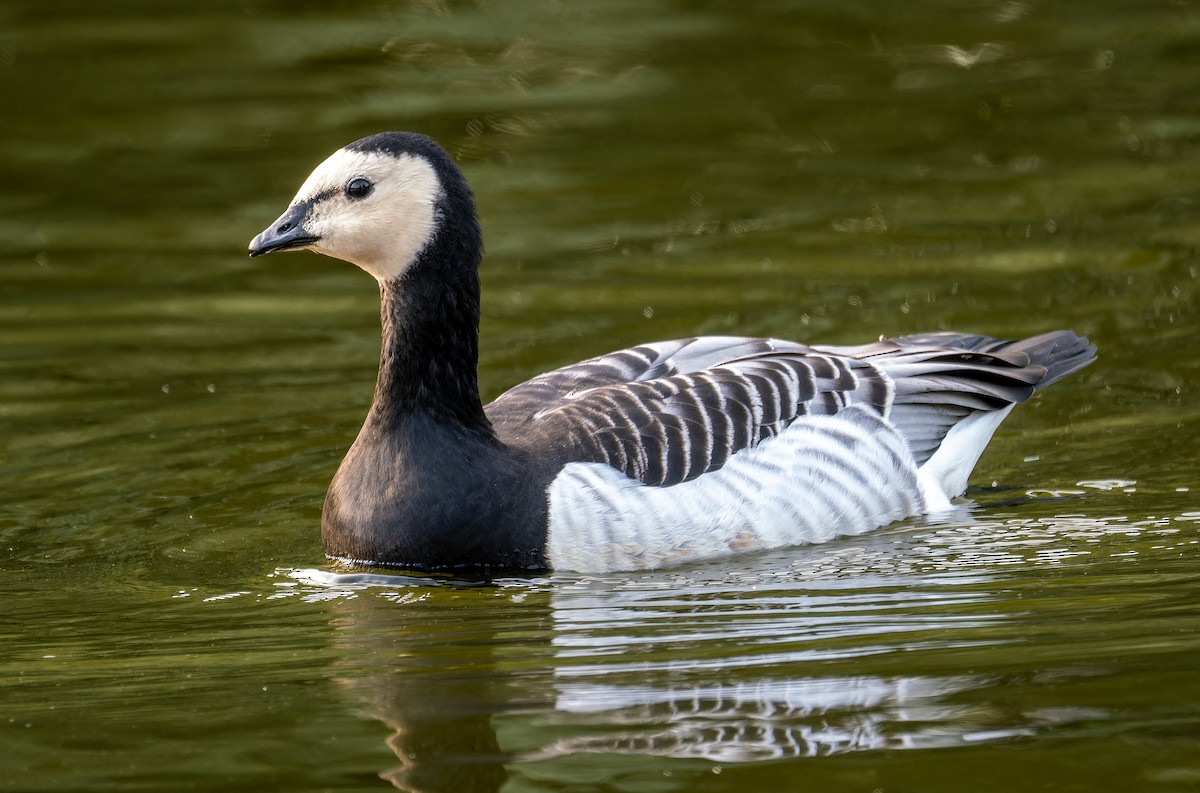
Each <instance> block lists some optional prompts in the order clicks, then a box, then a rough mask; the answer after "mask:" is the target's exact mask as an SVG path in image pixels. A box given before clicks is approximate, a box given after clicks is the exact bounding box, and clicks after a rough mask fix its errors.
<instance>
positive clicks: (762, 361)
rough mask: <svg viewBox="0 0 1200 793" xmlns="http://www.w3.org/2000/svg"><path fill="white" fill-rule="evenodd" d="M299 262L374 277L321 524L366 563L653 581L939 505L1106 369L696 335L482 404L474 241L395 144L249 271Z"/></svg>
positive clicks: (443, 169) (355, 163)
mask: <svg viewBox="0 0 1200 793" xmlns="http://www.w3.org/2000/svg"><path fill="white" fill-rule="evenodd" d="M302 249H308V250H312V251H316V252H318V253H322V254H325V255H327V256H331V257H334V258H337V259H342V260H345V261H347V262H350V263H352V264H355V265H357V266H358V267H360V268H362V269H363V270H365V271H366V272H368V273H369V274H371V275H372V276H374V277H375V279H376V280H377V281H378V282H379V295H380V316H381V324H382V335H383V342H382V348H381V352H380V360H379V373H378V378H377V381H376V385H375V394H374V399H373V401H372V403H371V407H370V410H369V412H368V413H367V417H366V420H365V422H364V423H363V426H362V429H361V430H360V432H359V434H358V437H357V439H356V440H355V441H354V443H353V445H352V446H351V447H350V449H349V451H348V452H347V453H346V456H345V458H344V459H343V461H342V463H341V465H340V466H339V467H338V469H337V473H336V474H335V475H334V477H333V480H332V482H331V483H330V485H329V489H328V492H327V494H326V497H325V502H324V507H323V510H322V516H321V535H322V541H323V545H324V550H325V554H326V555H327V557H329V558H330V559H333V560H342V561H345V562H348V563H352V564H358V565H379V566H385V567H397V568H405V569H413V570H421V571H447V572H451V573H453V572H454V571H464V570H471V571H493V572H495V571H515V572H517V573H524V572H529V571H544V570H556V571H577V572H580V573H585V574H587V573H606V572H616V571H632V570H643V569H651V568H657V567H662V566H666V565H676V564H681V563H686V562H692V561H697V560H704V559H713V558H716V557H721V556H725V555H729V554H734V553H738V552H745V551H751V550H756V549H770V548H781V547H785V546H798V545H803V544H806V543H819V542H823V541H827V540H829V539H832V538H834V537H837V536H839V535H854V534H859V533H862V532H866V531H868V530H871V529H874V528H876V527H879V526H883V525H885V524H887V523H890V522H892V521H895V520H900V519H903V518H907V517H911V516H916V515H922V514H927V513H933V512H938V511H942V510H947V509H949V508H950V499H952V498H955V497H957V496H960V495H962V494H963V492H964V491H965V489H966V486H967V478H968V476H969V475H970V473H971V470H972V469H973V467H974V466H975V463H976V461H977V460H978V459H979V456H980V454H981V453H982V452H983V449H984V447H985V446H986V445H987V444H988V442H989V440H990V439H991V437H992V434H993V433H994V432H995V430H996V428H997V427H998V426H999V424H1000V422H1001V421H1002V420H1003V419H1004V417H1005V416H1007V415H1008V413H1009V412H1010V411H1011V410H1012V408H1013V406H1014V405H1015V404H1016V403H1018V402H1023V401H1025V400H1027V399H1028V398H1029V397H1030V396H1031V395H1032V394H1033V393H1034V392H1035V391H1037V390H1038V389H1040V388H1043V387H1045V386H1047V385H1050V384H1051V383H1054V382H1056V381H1058V380H1060V379H1062V378H1063V377H1066V376H1067V375H1069V374H1071V373H1072V372H1075V371H1077V370H1079V369H1081V368H1082V367H1084V366H1086V365H1088V364H1089V363H1091V362H1092V361H1093V360H1094V358H1095V355H1096V349H1095V347H1093V346H1092V345H1090V344H1089V343H1088V340H1087V339H1086V338H1082V337H1080V336H1077V335H1076V334H1075V333H1073V332H1071V331H1066V330H1059V331H1053V332H1049V333H1044V334H1041V335H1038V336H1034V337H1032V338H1027V339H1022V340H1017V341H1005V340H997V339H993V338H989V337H987V336H978V335H972V334H965V333H952V332H934V333H922V334H917V335H909V336H903V337H899V338H890V339H889V338H883V337H880V339H879V340H878V341H874V342H871V343H868V344H864V345H861V346H829V345H816V346H807V345H804V344H799V343H797V342H793V341H786V340H783V339H775V338H741V337H731V336H703V337H698V338H687V339H677V340H673V341H662V342H654V343H647V344H640V345H638V346H636V347H631V348H629V349H624V350H618V351H615V352H611V353H608V354H605V355H600V356H598V357H595V358H590V359H588V360H584V361H581V362H579V363H575V364H571V365H569V366H564V367H562V368H559V369H555V370H553V371H550V372H547V373H545V374H540V375H537V376H536V377H534V378H532V379H531V380H528V381H526V382H524V383H521V384H519V385H517V386H514V387H513V388H511V389H509V390H508V391H506V392H504V393H503V394H501V395H500V396H499V397H497V398H496V399H495V400H494V401H493V402H491V403H490V404H488V405H486V406H485V405H483V404H482V401H481V400H480V396H479V386H478V379H477V371H476V367H477V364H478V357H479V353H478V343H479V312H480V285H479V265H480V262H481V259H482V255H483V240H482V234H481V232H480V227H479V221H478V216H477V214H476V208H475V201H474V197H473V195H472V192H471V190H470V188H469V187H468V185H467V181H466V179H465V177H464V176H463V173H462V171H461V170H460V169H459V168H458V166H457V165H456V164H455V163H454V161H453V159H452V158H451V157H450V155H449V154H447V152H446V151H445V150H443V149H442V148H441V147H440V146H438V144H436V143H435V142H434V141H433V140H431V139H430V138H428V137H425V136H423V135H420V134H417V133H411V132H384V133H380V134H376V135H371V136H369V137H366V138H363V139H361V140H358V141H355V142H353V143H351V144H349V145H347V146H345V147H343V148H341V149H339V150H337V151H336V152H334V153H333V154H332V155H331V156H329V158H328V159H326V160H325V161H324V162H322V163H321V164H320V165H318V166H317V168H316V169H315V170H314V171H313V172H312V174H311V175H310V176H309V177H308V178H307V180H305V181H304V183H303V184H302V185H301V187H300V189H299V191H298V192H297V193H296V197H295V198H293V199H292V202H291V204H290V205H289V206H288V208H287V210H286V211H285V212H284V213H283V214H282V215H281V216H280V217H279V219H278V220H276V221H275V222H274V223H272V224H271V225H270V226H268V227H267V228H266V230H264V231H263V232H262V233H260V234H258V235H257V236H256V237H254V239H253V240H252V241H251V242H250V247H249V253H250V255H251V256H262V255H264V254H268V253H274V252H279V251H294V250H302Z"/></svg>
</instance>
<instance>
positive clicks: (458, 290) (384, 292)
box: [370, 245, 493, 437]
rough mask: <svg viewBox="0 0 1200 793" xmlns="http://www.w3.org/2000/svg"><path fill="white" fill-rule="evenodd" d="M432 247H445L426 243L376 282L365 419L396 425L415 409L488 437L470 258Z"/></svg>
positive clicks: (475, 280) (475, 278) (474, 271)
mask: <svg viewBox="0 0 1200 793" xmlns="http://www.w3.org/2000/svg"><path fill="white" fill-rule="evenodd" d="M432 247H433V248H434V249H437V248H441V247H442V246H438V245H434V246H432ZM438 253H443V254H444V253H449V251H438V250H429V249H427V250H426V251H425V253H424V254H422V255H421V256H420V257H419V258H418V259H417V261H415V262H414V263H413V264H412V265H411V266H410V267H409V269H408V270H407V271H406V272H405V273H404V274H403V275H401V276H400V277H399V278H396V279H392V280H388V281H381V282H380V285H379V297H380V318H381V320H382V325H383V346H382V349H381V352H380V358H379V379H378V380H377V381H376V384H375V401H374V405H373V406H372V409H371V416H370V419H373V420H375V421H377V422H379V423H380V424H382V425H384V427H385V428H386V429H396V428H399V427H401V426H403V425H404V424H405V423H406V422H407V421H408V420H409V419H411V418H412V417H413V416H414V415H416V414H418V413H420V414H424V415H425V416H428V417H432V418H435V419H437V420H439V421H441V422H445V423H447V424H451V425H457V427H458V428H460V429H463V430H466V431H468V432H473V433H481V434H484V435H487V436H489V437H491V436H493V433H492V428H491V424H490V423H489V422H488V419H487V417H486V416H485V415H484V412H483V406H482V404H481V403H480V401H479V381H478V375H477V372H476V367H477V366H478V363H479V273H478V271H477V264H478V263H477V262H461V263H447V262H445V261H439V259H440V257H439V256H438V255H437V254H438ZM460 255H461V253H460ZM447 264H450V265H451V266H446V265H447Z"/></svg>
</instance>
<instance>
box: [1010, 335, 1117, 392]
mask: <svg viewBox="0 0 1200 793" xmlns="http://www.w3.org/2000/svg"><path fill="white" fill-rule="evenodd" d="M1000 349H1001V350H1003V351H1004V352H1021V353H1024V354H1025V355H1027V356H1029V362H1030V363H1032V364H1035V365H1037V366H1041V367H1043V368H1045V370H1046V376H1045V377H1043V378H1042V379H1041V380H1039V381H1038V383H1037V385H1036V386H1035V387H1036V388H1038V389H1042V388H1045V387H1046V386H1048V385H1051V384H1052V383H1057V382H1058V381H1059V380H1061V379H1063V378H1064V377H1066V376H1067V375H1069V374H1073V373H1074V372H1078V371H1079V370H1080V369H1082V368H1083V367H1085V366H1087V365H1088V364H1090V363H1092V362H1093V361H1095V360H1096V347H1095V345H1093V344H1092V343H1091V342H1089V341H1088V340H1087V338H1086V337H1084V336H1080V335H1078V334H1076V333H1074V332H1072V331H1069V330H1054V331H1050V332H1049V333H1043V334H1041V335H1040V336H1033V337H1030V338H1028V339H1022V340H1020V341H1015V342H1010V343H1008V344H1006V345H1004V346H1003V347H1001V348H1000Z"/></svg>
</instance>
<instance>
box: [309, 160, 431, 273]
mask: <svg viewBox="0 0 1200 793" xmlns="http://www.w3.org/2000/svg"><path fill="white" fill-rule="evenodd" d="M358 178H362V179H366V180H368V181H369V182H371V184H372V188H371V192H370V194H368V195H367V196H366V197H364V198H358V199H355V198H350V197H348V196H347V195H346V185H348V184H349V183H350V182H351V181H352V180H354V179H358ZM322 194H324V195H323V197H320V198H318V197H319V196H322ZM441 195H442V184H441V181H440V180H439V179H438V177H437V174H436V173H435V172H434V170H433V166H431V165H430V164H429V162H427V161H426V160H425V159H424V158H422V157H418V156H415V155H411V154H404V155H401V156H400V157H391V156H389V155H386V154H380V153H378V152H358V151H348V150H346V149H339V150H338V151H336V152H334V153H333V154H332V155H331V156H330V157H329V159H327V160H325V162H323V163H321V164H320V165H318V166H317V168H316V170H314V171H313V172H312V173H311V174H310V175H309V177H308V179H306V180H305V182H304V184H303V185H301V187H300V191H299V192H298V193H296V197H295V198H294V199H292V204H291V205H292V206H295V205H297V204H299V203H302V202H305V201H312V200H313V199H317V200H316V201H315V202H314V203H313V205H312V209H311V210H310V211H309V214H308V219H307V220H306V221H305V223H304V227H305V229H306V230H307V231H308V232H309V233H310V234H312V235H313V236H315V237H318V238H319V239H318V241H317V242H316V243H314V244H313V245H312V246H311V248H312V250H314V251H317V252H318V253H323V254H325V255H326V256H332V257H334V258H336V259H342V260H344V261H347V262H350V263H351V264H356V265H358V266H359V267H361V268H362V269H364V270H366V271H367V272H368V273H370V274H371V275H373V276H375V278H376V279H378V280H380V281H384V280H388V279H391V278H395V277H396V276H398V275H400V274H401V273H403V272H404V271H405V270H406V269H407V268H408V266H409V265H411V264H412V263H413V261H414V260H415V259H416V258H417V256H418V255H419V254H420V253H421V251H422V250H423V249H424V248H425V246H426V245H427V244H428V243H429V240H430V238H432V236H433V234H434V231H435V230H436V226H437V220H438V219H437V217H436V215H435V206H436V204H437V201H438V199H439V198H440V197H441Z"/></svg>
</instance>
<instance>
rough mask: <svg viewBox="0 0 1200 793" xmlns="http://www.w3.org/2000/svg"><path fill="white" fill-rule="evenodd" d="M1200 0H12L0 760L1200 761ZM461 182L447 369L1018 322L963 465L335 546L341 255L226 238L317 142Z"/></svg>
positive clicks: (380, 778)
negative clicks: (468, 275) (521, 570)
mask: <svg viewBox="0 0 1200 793" xmlns="http://www.w3.org/2000/svg"><path fill="white" fill-rule="evenodd" d="M1197 52H1200V15H1197V13H1196V11H1195V10H1194V9H1193V8H1192V7H1191V6H1190V5H1188V4H1184V3H1175V4H1166V3H1163V4H1157V3H1156V4H1147V3H1142V4H1122V3H1117V2H1103V3H1093V4H1089V5H1088V6H1087V8H1086V9H1084V8H1079V9H1074V8H1070V7H1066V6H1063V5H1061V4H1059V5H1042V4H1035V3H1021V2H961V3H960V2H939V3H934V2H928V3H916V4H914V3H908V4H905V5H904V6H903V7H902V8H901V7H896V6H894V5H893V4H890V3H886V2H882V1H880V2H874V1H872V2H864V3H858V4H855V5H852V6H845V5H844V4H840V3H808V4H795V5H788V4H777V3H761V4H751V5H748V6H747V5H745V4H736V5H726V4H721V3H715V2H714V3H692V4H686V5H678V4H669V3H661V2H658V3H656V2H648V3H647V2H639V3H588V2H580V3H562V4H559V3H552V2H507V3H477V4H446V3H438V2H420V3H413V4H411V5H406V6H400V5H396V4H392V3H382V2H342V3H338V4H333V5H330V4H308V5H301V4H296V3H294V2H293V3H267V2H250V3H245V2H238V3H210V4H200V5H197V4H177V5H175V6H173V7H164V6H163V5H162V4H161V3H153V4H151V3H139V2H130V1H129V0H122V1H121V2H111V3H105V4H104V5H103V7H102V8H101V7H93V6H92V5H87V4H75V5H74V6H63V5H62V4H56V5H55V8H54V9H53V11H51V10H50V9H48V8H44V7H43V6H42V5H38V4H34V3H32V2H25V1H24V0H16V1H15V2H13V1H10V2H9V3H7V4H5V5H4V6H3V7H2V8H0V96H3V97H4V99H5V100H6V102H5V105H6V107H7V108H9V111H10V112H8V113H6V115H5V123H4V124H3V125H0V180H2V183H3V185H4V187H5V189H4V190H3V191H0V266H2V267H3V273H4V277H3V288H2V289H0V441H2V447H0V448H2V449H3V457H2V459H3V463H2V465H0V484H2V489H0V493H3V495H2V496H0V551H2V553H0V574H2V576H3V581H4V592H5V594H4V596H3V599H2V600H0V604H2V605H0V648H2V649H0V681H2V682H0V759H2V762H0V788H3V789H6V790H22V791H34V790H55V791H57V790H82V789H86V790H101V789H103V790H162V789H177V790H217V789H219V790H255V791H259V790H265V789H289V790H335V789H336V790H351V789H362V790H372V789H374V790H379V789H389V788H390V784H389V783H392V784H395V785H396V786H397V787H400V788H402V789H409V790H430V791H435V790H446V791H487V790H496V789H499V788H503V789H504V790H506V791H517V790H531V791H532V790H562V789H568V790H581V791H582V790H618V789H619V790H638V791H674V790H679V791H733V790H759V789H779V790H795V789H814V790H821V789H824V790H922V791H925V790H929V791H934V790H948V791H949V790H956V791H957V790H962V789H963V788H964V787H968V788H970V789H974V790H996V791H1006V790H1034V789H1053V790H1076V789H1077V790H1088V791H1094V790H1131V789H1138V790H1164V791H1172V790H1186V789H1192V788H1194V787H1195V786H1196V785H1197V784H1198V783H1200V762H1198V761H1197V759H1196V758H1197V757H1200V752H1198V751H1197V750H1198V749H1200V717H1198V716H1197V713H1200V683H1198V682H1197V681H1198V680H1200V676H1198V675H1197V672H1198V671H1200V670H1198V667H1197V662H1196V658H1197V657H1198V655H1197V653H1198V651H1200V619H1198V617H1197V611H1196V609H1195V606H1194V604H1195V603H1196V600H1197V597H1198V596H1200V503H1198V502H1197V498H1196V494H1197V492H1200V482H1197V481H1196V477H1195V467H1194V459H1195V455H1196V449H1197V438H1198V437H1200V431H1198V429H1197V427H1198V419H1200V404H1198V402H1197V399H1196V396H1195V391H1194V383H1196V382H1197V380H1198V375H1200V372H1198V371H1197V360H1198V359H1197V356H1196V355H1195V351H1194V344H1193V339H1194V338H1195V334H1196V333H1197V331H1198V330H1200V316H1198V311H1197V283H1198V280H1200V260H1198V258H1197V256H1196V248H1197V244H1198V243H1200V236H1198V235H1197V231H1196V228H1197V226H1196V222H1195V220H1196V212H1195V202H1196V194H1197V193H1196V185H1197V184H1200V156H1198V148H1197V143H1198V142H1200V125H1198V124H1197V122H1196V120H1195V119H1196V118H1197V110H1198V109H1200V108H1198V103H1200V100H1198V99H1197V96H1196V92H1195V90H1194V88H1195V85H1196V82H1197V78H1198V77H1200V60H1198V59H1197V58H1196V55H1195V54H1196V53H1197ZM389 128H410V129H417V130H420V131H423V132H426V133H428V134H431V135H433V136H434V137H436V138H438V139H439V140H441V141H442V142H443V143H444V144H446V145H447V147H448V148H450V149H451V150H452V151H453V152H454V153H455V154H456V156H457V157H458V158H459V159H460V161H461V162H462V163H463V165H464V168H465V170H466V172H467V175H468V178H469V179H470V180H471V182H472V185H473V186H474V188H475V191H476V194H477V197H478V199H479V203H480V207H481V211H482V214H483V222H484V230H485V234H486V235H487V240H488V249H489V256H488V259H487V262H486V264H485V268H484V273H483V277H484V289H485V295H484V318H483V328H482V332H483V340H482V360H481V385H482V388H483V390H484V392H485V394H486V395H488V396H489V397H490V396H494V395H495V394H497V393H499V392H500V391H502V390H503V389H504V388H505V387H507V386H508V385H510V384H512V383H514V382H516V381H518V380H521V379H524V378H526V377H529V376H531V375H532V374H535V373H537V372H539V371H543V370H545V369H547V368H550V367H553V366H556V365H560V364H562V363H567V362H570V361H574V360H578V359H580V358H582V357H586V356H589V355H592V354H596V353H599V352H603V351H605V350H608V349H612V348H616V347H620V346H625V345H628V344H632V343H636V342H639V341H643V340H650V339H662V338H671V337H675V336H683V335H691V334H695V333H747V334H776V335H782V336H786V337H791V338H798V339H800V340H807V341H824V342H830V343H853V342H859V341H865V340H868V339H870V338H873V337H874V336H876V335H878V334H880V333H886V334H892V335H894V334H900V333H905V332H913V331H919V330H931V329H939V328H955V329H959V330H970V331H981V332H988V333H992V334H994V335H1001V336H1016V335H1020V334H1033V333H1038V332H1041V331H1044V330H1047V329H1051V328H1055V327H1070V328H1073V329H1075V330H1077V331H1079V332H1082V333H1085V334H1087V335H1089V336H1090V337H1092V339H1093V340H1094V341H1095V342H1096V343H1097V344H1098V345H1099V347H1100V359H1099V361H1098V362H1097V363H1096V364H1094V365H1093V366H1092V367H1090V368H1088V369H1087V370H1085V371H1084V372H1082V373H1080V374H1078V375H1076V376H1073V377H1072V378H1070V379H1068V380H1065V381H1063V382H1061V383H1058V384H1056V385H1055V386H1053V387H1052V388H1051V389H1049V390H1047V391H1046V392H1045V393H1044V394H1042V395H1041V396H1039V397H1038V398H1037V399H1036V400H1035V401H1034V402H1033V403H1031V404H1027V405H1024V406H1022V407H1021V408H1019V409H1018V410H1017V411H1016V412H1014V414H1013V415H1012V416H1011V417H1010V419H1009V420H1008V421H1007V422H1006V423H1005V426H1004V428H1003V429H1002V430H1001V432H1000V433H999V435H998V436H997V438H996V439H995V441H994V442H993V444H992V447H991V448H990V450H989V451H988V452H987V453H986V454H985V456H984V457H983V459H982V460H981V462H980V464H979V467H978V468H977V471H976V475H975V477H974V480H973V482H974V484H975V487H973V488H972V490H971V491H970V492H969V493H968V498H967V500H966V502H965V503H964V505H963V507H962V509H961V511H959V512H957V513H955V514H952V515H950V516H946V517H945V518H942V519H940V520H939V521H909V522H905V523H901V524H897V525H895V526H892V527H888V528H886V529H883V530H881V531H879V532H876V533H874V534H872V535H870V536H868V537H861V538H852V539H846V540H839V541H837V542H834V543H830V544H828V545H825V546H820V547H814V548H806V549H793V550H788V551H784V552H777V553H771V554H764V555H753V556H746V557H739V558H737V559H733V560H726V561H722V562H720V563H712V564H706V565H697V566H692V567H686V568H680V569H675V570H667V571H660V572H657V573H652V574H637V575H612V576H604V577H580V576H572V575H556V576H551V577H546V578H540V579H536V580H532V581H515V580H514V581H501V582H492V583H490V584H483V585H472V584H470V583H469V582H467V583H461V582H460V583H454V582H446V581H435V580H426V579H412V578H403V577H398V576H392V577H372V576H363V575H358V574H352V573H348V572H347V571H344V570H338V569H334V568H330V567H328V566H326V565H325V563H324V560H323V559H322V556H321V550H320V542H319V537H318V522H319V511H320V504H321V499H322V497H323V494H324V488H325V486H326V484H327V483H328V480H329V477H330V476H331V475H332V472H333V470H334V469H335V467H336V465H337V462H338V460H339V459H340V457H341V455H342V453H343V452H344V450H345V449H346V447H347V446H348V444H349V442H350V441H351V440H352V439H353V436H354V434H355V432H356V431H357V427H358V423H359V422H360V421H361V418H362V416H363V414H364V412H365V409H366V405H367V403H368V402H369V400H370V394H371V388H372V384H373V378H374V367H375V363H376V356H377V349H378V347H377V344H378V338H377V335H376V334H377V315H376V294H375V288H374V285H373V284H372V283H371V281H370V279H369V278H368V277H366V276H364V275H363V274H361V273H359V272H357V271H356V270H354V269H353V268H351V267H349V266H347V265H343V264H341V263H336V262H330V261H325V260H322V259H320V258H319V257H316V256H312V255H308V254H292V255H289V256H287V257H281V258H279V259H274V260H271V259H268V260H265V261H263V260H255V261H253V262H252V261H249V260H248V259H246V257H245V255H244V250H245V245H246V242H247V241H248V240H249V238H250V237H251V236H252V235H253V234H254V233H256V232H257V231H259V230H260V229H261V228H262V227H263V226H264V225H265V224H266V223H268V222H270V220H272V219H273V218H275V217H276V215H277V214H278V212H279V210H280V209H281V207H282V206H283V205H284V204H285V203H286V201H287V200H288V198H289V197H290V196H291V195H292V193H293V192H294V190H295V188H296V186H297V185H298V184H299V182H300V181H301V180H302V179H303V177H304V176H305V175H306V174H307V172H308V170H309V169H310V168H311V167H312V165H313V164H315V163H316V162H317V161H318V160H319V159H320V158H322V157H324V156H325V155H326V154H328V153H329V152H330V151H331V150H332V149H334V148H336V147H338V146H340V145H341V144H343V143H345V142H348V141H350V140H352V139H354V138H357V137H360V136H362V135H365V134H368V133H371V132H375V131H378V130H381V129H389Z"/></svg>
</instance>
